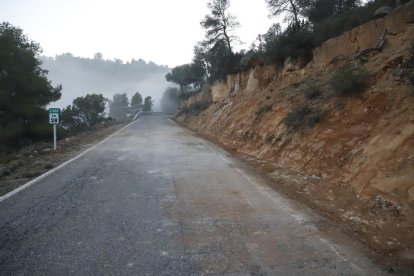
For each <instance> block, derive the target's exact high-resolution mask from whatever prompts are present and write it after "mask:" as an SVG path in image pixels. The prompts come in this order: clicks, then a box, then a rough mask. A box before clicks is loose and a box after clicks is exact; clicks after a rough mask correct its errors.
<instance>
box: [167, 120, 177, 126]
mask: <svg viewBox="0 0 414 276" xmlns="http://www.w3.org/2000/svg"><path fill="white" fill-rule="evenodd" d="M168 121H170V122H171V123H173V124H175V125H177V126H178V124H177V123H176V122H174V121H173V120H171V119H168Z"/></svg>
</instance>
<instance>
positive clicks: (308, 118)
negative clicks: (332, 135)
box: [284, 106, 323, 129]
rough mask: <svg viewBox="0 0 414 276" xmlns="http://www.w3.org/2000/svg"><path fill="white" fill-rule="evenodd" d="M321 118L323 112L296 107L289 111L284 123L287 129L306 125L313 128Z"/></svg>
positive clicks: (306, 107) (305, 107)
mask: <svg viewBox="0 0 414 276" xmlns="http://www.w3.org/2000/svg"><path fill="white" fill-rule="evenodd" d="M322 117H323V112H321V111H320V110H317V109H311V108H309V107H308V106H303V107H297V108H295V109H293V110H292V111H290V112H289V113H288V114H287V115H286V117H285V119H284V123H285V125H286V126H287V127H289V128H292V129H296V128H299V127H300V126H303V125H306V126H308V127H313V126H315V125H316V124H317V123H318V122H319V121H320V120H321V119H322Z"/></svg>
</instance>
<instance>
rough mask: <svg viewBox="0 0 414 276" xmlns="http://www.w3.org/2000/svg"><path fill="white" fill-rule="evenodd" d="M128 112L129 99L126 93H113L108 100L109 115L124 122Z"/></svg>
mask: <svg viewBox="0 0 414 276" xmlns="http://www.w3.org/2000/svg"><path fill="white" fill-rule="evenodd" d="M128 114H129V100H128V96H127V94H126V93H123V94H119V93H118V94H115V95H114V96H113V97H112V101H110V102H109V117H111V118H114V119H115V120H117V121H119V122H125V121H126V120H127V116H128Z"/></svg>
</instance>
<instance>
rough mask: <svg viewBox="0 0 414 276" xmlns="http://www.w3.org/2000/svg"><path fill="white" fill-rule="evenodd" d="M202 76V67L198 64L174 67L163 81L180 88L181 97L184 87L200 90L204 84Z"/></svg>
mask: <svg viewBox="0 0 414 276" xmlns="http://www.w3.org/2000/svg"><path fill="white" fill-rule="evenodd" d="M204 75H205V71H204V69H203V67H202V66H201V65H200V64H197V63H192V64H184V65H180V66H177V67H174V68H173V69H172V70H171V73H168V74H167V75H165V79H166V80H167V81H169V82H173V83H175V84H178V85H179V86H180V89H181V97H182V96H183V94H184V88H185V87H186V86H189V85H195V86H196V87H198V88H201V85H202V84H203V83H204Z"/></svg>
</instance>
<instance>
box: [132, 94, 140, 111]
mask: <svg viewBox="0 0 414 276" xmlns="http://www.w3.org/2000/svg"><path fill="white" fill-rule="evenodd" d="M141 108H142V95H141V94H140V93H139V92H136V93H135V94H134V95H133V96H132V98H131V109H132V110H133V111H135V112H137V111H139V110H141Z"/></svg>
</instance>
